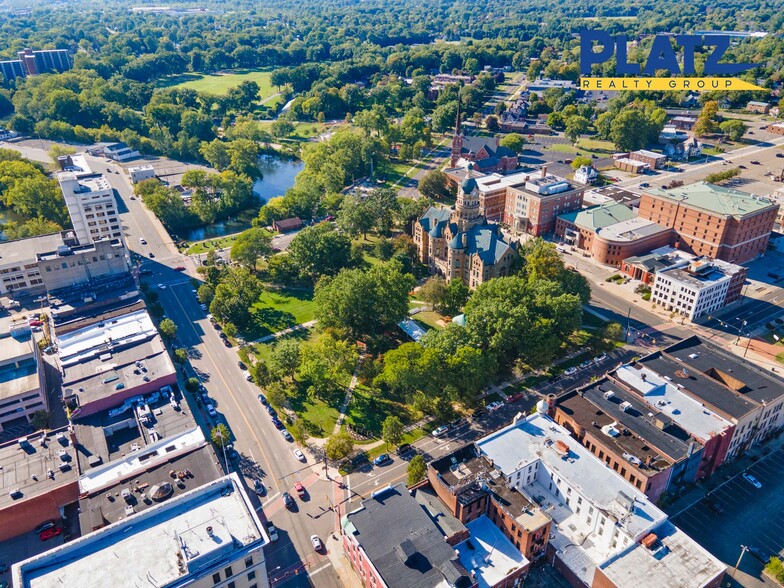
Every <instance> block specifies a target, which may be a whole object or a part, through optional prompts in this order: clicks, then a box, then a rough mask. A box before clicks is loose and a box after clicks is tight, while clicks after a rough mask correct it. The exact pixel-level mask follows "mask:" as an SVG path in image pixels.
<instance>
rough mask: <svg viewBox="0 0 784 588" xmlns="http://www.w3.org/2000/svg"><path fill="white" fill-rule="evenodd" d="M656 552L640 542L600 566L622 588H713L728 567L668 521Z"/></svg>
mask: <svg viewBox="0 0 784 588" xmlns="http://www.w3.org/2000/svg"><path fill="white" fill-rule="evenodd" d="M654 533H656V537H657V538H658V539H659V541H658V542H657V543H656V544H654V546H653V548H652V549H649V548H647V547H645V546H644V545H641V544H639V543H636V544H634V545H632V546H630V547H629V548H628V549H626V550H625V551H624V552H622V553H619V554H618V555H615V556H613V557H611V558H610V559H609V560H607V561H606V562H604V563H602V564H601V565H599V566H598V568H599V569H600V570H601V571H602V573H603V574H604V575H605V576H606V577H607V578H608V579H609V580H610V581H611V582H612V583H613V584H614V585H615V586H618V588H661V586H683V587H687V586H695V587H697V586H709V585H715V584H714V580H715V579H716V578H719V577H721V576H723V575H724V573H725V570H726V569H727V568H726V566H725V565H724V564H723V563H722V562H721V561H719V560H718V559H716V558H715V557H713V556H712V555H711V554H710V553H709V552H708V551H707V550H705V549H703V548H702V546H700V545H699V544H698V543H697V542H696V541H694V540H693V539H691V538H690V537H689V536H688V535H687V534H686V533H684V532H683V531H681V530H680V529H678V528H677V527H676V526H675V525H673V524H672V523H670V522H669V521H667V522H666V523H664V524H663V525H661V526H660V527H658V528H656V529H655V531H654Z"/></svg>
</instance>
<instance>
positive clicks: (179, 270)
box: [174, 265, 185, 272]
mask: <svg viewBox="0 0 784 588" xmlns="http://www.w3.org/2000/svg"><path fill="white" fill-rule="evenodd" d="M174 271H175V272H184V271H185V266H184V265H178V266H177V267H175V268H174Z"/></svg>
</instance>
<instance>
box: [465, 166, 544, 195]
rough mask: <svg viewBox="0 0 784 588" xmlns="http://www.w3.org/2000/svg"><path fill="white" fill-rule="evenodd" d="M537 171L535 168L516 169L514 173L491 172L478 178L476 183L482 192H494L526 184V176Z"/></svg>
mask: <svg viewBox="0 0 784 588" xmlns="http://www.w3.org/2000/svg"><path fill="white" fill-rule="evenodd" d="M535 173H537V172H536V170H534V169H522V170H515V171H514V173H511V174H508V175H503V174H498V173H494V174H490V175H487V176H483V177H480V178H475V179H476V185H477V187H478V188H479V191H480V192H492V191H493V190H501V189H506V188H507V187H509V186H513V187H517V186H524V185H525V178H526V177H527V176H531V175H533V174H535Z"/></svg>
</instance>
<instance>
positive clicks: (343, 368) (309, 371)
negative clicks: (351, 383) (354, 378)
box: [298, 333, 358, 398]
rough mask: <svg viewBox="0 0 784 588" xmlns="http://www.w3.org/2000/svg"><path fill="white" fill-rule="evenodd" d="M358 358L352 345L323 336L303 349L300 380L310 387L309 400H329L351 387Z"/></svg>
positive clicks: (327, 335)
mask: <svg viewBox="0 0 784 588" xmlns="http://www.w3.org/2000/svg"><path fill="white" fill-rule="evenodd" d="M357 358H358V354H357V350H356V348H355V346H354V345H353V344H351V343H350V342H348V341H343V340H338V339H335V338H334V337H333V336H332V335H330V334H327V333H325V334H322V335H320V336H319V337H317V338H316V340H315V341H313V342H312V343H310V344H309V345H306V346H305V347H304V348H303V349H302V360H301V362H300V365H299V372H298V377H299V380H300V381H301V382H303V383H304V384H305V386H307V389H308V395H309V396H311V397H315V398H326V397H328V396H330V395H331V394H332V393H333V392H335V391H336V390H337V389H339V388H342V387H343V386H346V385H348V380H349V378H350V377H351V374H352V373H353V370H354V367H355V366H356V363H357Z"/></svg>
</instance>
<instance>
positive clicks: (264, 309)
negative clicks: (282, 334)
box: [246, 288, 315, 340]
mask: <svg viewBox="0 0 784 588" xmlns="http://www.w3.org/2000/svg"><path fill="white" fill-rule="evenodd" d="M314 307H315V305H314V304H313V292H312V291H311V290H292V289H286V288H284V289H281V290H265V291H264V293H262V295H261V296H259V301H258V302H257V303H256V304H254V305H253V306H252V307H251V314H252V315H253V327H252V328H251V331H250V332H249V333H247V334H246V335H247V336H246V338H247V339H249V340H254V339H258V338H259V337H264V336H265V335H269V334H271V333H277V332H278V331H282V330H284V329H288V328H289V327H293V326H295V325H299V324H301V323H306V322H308V321H312V320H313V314H314Z"/></svg>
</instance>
